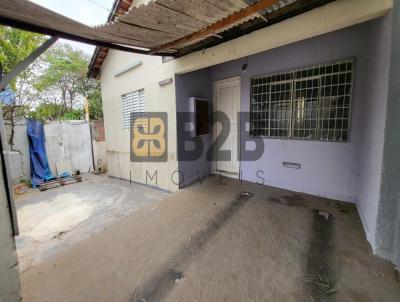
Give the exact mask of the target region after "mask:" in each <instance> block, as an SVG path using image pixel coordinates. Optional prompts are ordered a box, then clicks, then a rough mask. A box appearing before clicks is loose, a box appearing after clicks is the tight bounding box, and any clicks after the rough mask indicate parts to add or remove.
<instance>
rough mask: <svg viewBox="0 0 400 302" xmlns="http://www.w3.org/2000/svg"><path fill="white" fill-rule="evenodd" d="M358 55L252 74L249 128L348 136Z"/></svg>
mask: <svg viewBox="0 0 400 302" xmlns="http://www.w3.org/2000/svg"><path fill="white" fill-rule="evenodd" d="M353 75H354V59H345V60H339V61H336V62H333V63H329V64H318V65H313V66H309V67H305V68H299V69H295V70H291V71H286V72H279V73H274V74H269V75H262V76H256V77H252V78H251V99H250V100H251V101H250V134H251V136H255V137H268V138H291V139H302V140H322V141H338V142H346V141H348V139H349V130H350V129H349V127H350V112H351V97H352V85H353Z"/></svg>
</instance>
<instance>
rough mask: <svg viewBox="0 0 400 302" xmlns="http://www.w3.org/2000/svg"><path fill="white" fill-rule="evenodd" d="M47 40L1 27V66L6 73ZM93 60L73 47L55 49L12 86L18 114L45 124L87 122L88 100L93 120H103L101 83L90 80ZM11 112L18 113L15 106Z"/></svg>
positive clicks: (49, 50) (43, 37) (56, 46)
mask: <svg viewBox="0 0 400 302" xmlns="http://www.w3.org/2000/svg"><path fill="white" fill-rule="evenodd" d="M46 39H47V38H46V37H45V36H43V35H39V34H34V33H30V32H25V31H21V30H18V29H14V28H10V27H4V26H0V62H1V64H2V66H3V71H4V73H8V72H9V71H10V70H12V68H13V67H14V66H15V65H16V64H17V63H18V62H20V61H21V60H22V59H24V58H26V57H27V56H28V55H29V54H30V53H31V52H32V51H33V50H35V49H36V48H37V47H39V46H40V45H41V44H42V43H43V42H44V41H45V40H46ZM89 59H90V56H89V55H87V54H86V53H84V52H82V51H80V50H76V49H73V48H72V47H71V46H70V45H69V44H62V43H56V44H55V45H53V46H52V47H51V48H50V49H48V50H47V51H46V52H45V53H44V54H43V55H42V56H41V57H40V58H39V59H37V60H36V61H35V62H34V63H32V64H31V65H30V66H29V68H28V69H27V70H25V71H24V72H23V73H22V74H21V75H20V76H19V77H18V78H17V79H15V80H14V81H13V82H12V83H11V87H12V89H13V90H14V91H15V94H16V102H15V103H16V104H15V105H17V106H18V108H19V109H18V110H17V111H18V114H19V115H21V116H23V117H32V118H36V119H38V120H41V121H43V122H45V121H48V120H63V119H83V118H84V116H85V114H84V112H83V102H84V98H87V99H88V101H89V108H90V111H91V114H90V116H91V118H92V119H99V118H102V116H103V112H102V105H101V93H100V85H99V82H98V81H96V80H93V79H88V78H87V76H86V73H87V68H88V64H89ZM22 109H23V110H22ZM10 110H14V111H16V110H15V106H12V108H10ZM14 115H15V114H14ZM14 115H13V114H11V115H10V116H14Z"/></svg>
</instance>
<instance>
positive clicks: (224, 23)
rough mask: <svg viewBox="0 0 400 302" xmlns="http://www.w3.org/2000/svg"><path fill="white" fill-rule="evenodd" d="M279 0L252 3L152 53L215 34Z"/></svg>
mask: <svg viewBox="0 0 400 302" xmlns="http://www.w3.org/2000/svg"><path fill="white" fill-rule="evenodd" d="M278 3H279V0H260V1H258V2H256V3H254V4H253V5H250V6H248V7H246V8H244V9H242V10H240V11H238V12H236V13H234V14H232V15H230V16H228V17H226V18H224V19H222V20H221V21H218V22H216V23H214V24H211V25H209V26H207V27H206V28H204V29H202V30H199V31H197V32H194V33H192V34H190V35H187V36H185V37H182V38H179V39H177V40H175V41H172V42H170V43H167V44H164V45H162V46H160V47H156V48H154V49H151V50H150V52H149V53H150V54H155V53H158V52H161V51H163V50H165V49H170V48H175V47H178V46H179V45H181V44H187V43H190V42H191V41H195V40H199V39H201V38H205V37H207V36H209V35H212V34H214V33H215V32H218V31H221V30H223V29H224V28H227V27H229V26H231V25H232V24H235V23H236V22H238V21H240V20H242V19H245V18H247V17H249V16H252V15H254V14H257V13H258V12H259V11H261V10H263V9H266V8H268V7H271V6H272V5H274V4H278Z"/></svg>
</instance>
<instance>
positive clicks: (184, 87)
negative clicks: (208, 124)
mask: <svg viewBox="0 0 400 302" xmlns="http://www.w3.org/2000/svg"><path fill="white" fill-rule="evenodd" d="M175 87H176V111H177V112H178V114H177V121H176V124H177V139H178V142H177V143H178V160H179V162H178V169H179V170H180V171H181V175H180V176H181V179H180V183H181V184H182V186H185V185H188V184H190V183H192V182H194V181H196V180H197V179H198V178H199V177H203V176H204V175H208V174H209V173H210V169H211V163H210V162H209V161H207V159H206V155H205V154H206V153H205V152H202V155H201V157H200V158H198V159H197V160H195V161H182V160H181V158H182V155H181V151H180V150H182V148H183V147H185V146H183V144H184V141H188V140H190V139H191V138H190V136H189V135H188V134H187V133H186V132H185V131H184V129H185V122H184V120H182V118H181V117H180V116H179V113H180V112H190V106H189V98H190V97H199V98H206V99H210V93H209V71H208V69H202V70H199V71H195V72H191V73H188V74H184V75H177V76H176V77H175ZM195 140H196V141H197V146H198V145H199V142H198V141H199V140H200V141H201V142H202V145H203V149H204V151H205V150H207V148H208V147H209V144H210V136H209V135H205V136H201V137H196V138H195ZM188 147H189V146H188Z"/></svg>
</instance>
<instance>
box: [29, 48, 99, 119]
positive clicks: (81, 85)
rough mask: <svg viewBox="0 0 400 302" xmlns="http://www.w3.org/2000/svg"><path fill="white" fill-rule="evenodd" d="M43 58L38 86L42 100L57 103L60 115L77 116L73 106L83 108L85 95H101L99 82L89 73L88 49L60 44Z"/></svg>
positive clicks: (58, 115) (88, 96) (87, 96)
mask: <svg viewBox="0 0 400 302" xmlns="http://www.w3.org/2000/svg"><path fill="white" fill-rule="evenodd" d="M43 61H44V64H43V71H42V74H41V76H40V77H39V79H38V81H37V83H36V84H35V88H36V89H37V90H38V91H39V92H40V97H41V99H42V102H44V103H46V104H55V105H57V106H55V107H56V108H57V117H56V118H62V117H69V116H71V117H75V116H77V115H76V112H75V111H73V110H74V109H77V108H82V106H83V100H84V98H88V99H90V98H93V97H94V96H96V95H100V87H99V84H98V82H97V81H96V80H93V79H88V78H87V76H86V72H87V68H88V64H89V56H88V55H87V54H85V53H84V52H82V51H80V50H75V49H73V48H72V47H71V46H70V45H68V44H56V45H55V46H54V47H52V48H51V49H50V50H49V51H48V52H46V54H45V55H44V58H43ZM69 112H71V114H67V113H69Z"/></svg>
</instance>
